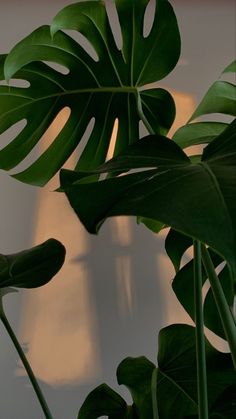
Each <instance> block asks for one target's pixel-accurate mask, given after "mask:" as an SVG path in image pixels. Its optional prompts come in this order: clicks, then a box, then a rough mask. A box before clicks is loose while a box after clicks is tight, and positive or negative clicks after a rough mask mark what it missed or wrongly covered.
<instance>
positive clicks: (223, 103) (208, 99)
mask: <svg viewBox="0 0 236 419" xmlns="http://www.w3.org/2000/svg"><path fill="white" fill-rule="evenodd" d="M211 113H223V114H226V115H231V116H236V86H235V85H234V84H232V83H229V82H226V81H221V80H218V81H216V82H215V83H214V84H213V85H212V86H211V87H210V88H209V90H208V91H207V93H206V94H205V96H204V98H203V99H202V101H201V102H200V104H199V106H198V107H197V109H196V110H195V112H194V113H193V115H192V116H191V119H190V121H192V120H193V119H196V118H198V117H199V116H201V115H206V114H211Z"/></svg>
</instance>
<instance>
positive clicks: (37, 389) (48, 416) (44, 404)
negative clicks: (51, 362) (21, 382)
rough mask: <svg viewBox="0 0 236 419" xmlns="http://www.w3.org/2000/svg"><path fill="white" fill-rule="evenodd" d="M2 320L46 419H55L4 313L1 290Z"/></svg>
mask: <svg viewBox="0 0 236 419" xmlns="http://www.w3.org/2000/svg"><path fill="white" fill-rule="evenodd" d="M0 319H1V321H2V323H3V325H4V327H5V329H6V331H7V333H8V335H9V337H10V339H11V341H12V343H13V345H14V347H15V349H16V351H17V353H18V355H19V357H20V359H21V361H22V363H23V365H24V367H25V370H26V372H27V374H28V377H29V380H30V381H31V384H32V386H33V389H34V391H35V394H36V395H37V397H38V400H39V403H40V405H41V407H42V410H43V412H44V415H45V418H46V419H53V416H52V414H51V412H50V410H49V407H48V405H47V402H46V400H45V398H44V396H43V393H42V391H41V389H40V387H39V384H38V381H37V380H36V377H35V375H34V373H33V370H32V368H31V366H30V364H29V362H28V360H27V358H26V356H25V354H24V352H23V350H22V348H21V346H20V343H19V342H18V339H17V337H16V335H15V333H14V332H13V329H12V327H11V325H10V323H9V321H8V319H7V317H6V315H5V312H4V309H3V304H2V294H1V290H0Z"/></svg>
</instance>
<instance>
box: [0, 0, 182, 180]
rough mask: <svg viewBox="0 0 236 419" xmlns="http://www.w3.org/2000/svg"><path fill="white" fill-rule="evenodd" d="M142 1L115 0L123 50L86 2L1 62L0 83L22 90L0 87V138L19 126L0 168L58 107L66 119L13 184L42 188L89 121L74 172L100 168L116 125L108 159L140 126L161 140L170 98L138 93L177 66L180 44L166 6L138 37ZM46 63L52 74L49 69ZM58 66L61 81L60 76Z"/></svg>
mask: <svg viewBox="0 0 236 419" xmlns="http://www.w3.org/2000/svg"><path fill="white" fill-rule="evenodd" d="M148 3H149V1H148V0H129V1H126V0H115V1H114V7H116V9H117V13H118V19H119V22H120V28H121V35H122V47H121V49H119V48H118V47H117V45H116V41H115V38H114V36H113V32H112V28H111V26H110V23H109V19H108V14H107V10H106V7H105V3H104V1H100V0H96V1H95V0H93V1H92V0H88V1H83V2H79V3H75V4H72V5H70V6H67V7H65V8H64V9H63V10H62V11H61V12H59V13H58V15H57V16H56V17H55V18H54V20H53V23H52V25H51V27H49V26H42V27H40V28H38V29H37V30H35V31H34V32H33V33H32V34H30V35H29V36H28V37H26V38H25V39H24V40H23V41H21V42H20V43H19V44H17V45H16V46H15V48H13V50H12V51H11V52H10V54H9V55H8V56H1V59H0V79H2V80H3V79H4V78H5V79H6V80H10V79H11V78H13V79H23V80H25V81H27V82H28V83H29V86H28V87H19V86H18V87H17V85H16V84H14V82H11V81H10V87H9V86H6V85H1V86H0V110H1V111H0V134H1V133H3V132H5V131H6V130H7V129H8V128H9V127H11V126H12V125H14V124H15V123H17V122H19V121H21V120H26V125H25V127H24V128H23V129H22V130H21V132H20V133H19V134H18V135H17V136H16V138H14V139H13V141H12V142H10V143H9V144H8V145H7V146H6V147H4V148H3V149H2V150H1V151H0V168H2V169H5V170H9V169H12V168H14V167H15V166H17V165H18V164H19V163H20V162H21V161H22V160H24V158H25V157H26V156H27V155H28V154H29V152H30V151H31V150H32V149H33V148H34V146H35V145H36V144H37V143H38V142H39V140H40V138H41V137H42V135H43V134H44V133H45V132H46V131H47V129H48V127H49V126H50V124H51V123H52V121H53V120H54V119H55V117H56V116H57V115H58V113H59V112H60V111H61V110H62V109H63V108H65V107H68V108H69V109H70V116H69V118H68V120H67V122H66V123H65V125H64V127H63V128H62V129H61V131H60V132H59V134H58V135H57V137H56V138H55V140H54V142H53V143H52V144H51V145H50V146H49V147H48V149H47V150H46V151H45V152H43V154H42V155H41V156H40V157H39V158H38V159H37V160H36V161H35V162H34V163H33V164H32V165H31V166H30V167H28V168H27V169H26V170H24V171H23V172H20V173H18V174H15V175H14V176H15V177H16V178H17V179H19V180H21V181H24V182H27V183H31V184H36V185H44V184H45V183H46V182H47V181H48V180H49V179H50V178H51V177H52V176H53V175H54V174H55V173H56V172H57V171H58V170H59V169H60V168H61V167H62V166H63V164H64V162H65V161H66V160H67V159H68V157H69V156H70V155H71V153H72V152H73V151H74V150H75V149H76V147H77V146H78V144H79V143H80V140H81V138H82V137H83V134H84V132H85V130H86V128H87V126H88V124H89V122H90V121H91V120H93V121H94V126H93V129H92V132H91V134H90V135H89V138H88V142H87V144H86V145H85V147H84V149H83V151H82V154H81V156H80V159H79V162H78V164H77V165H76V169H83V168H84V165H86V167H90V168H93V167H96V166H97V165H98V164H101V163H102V162H104V161H105V159H106V156H107V152H108V148H109V143H110V138H111V134H112V130H113V127H114V123H115V120H116V119H118V122H119V123H118V133H117V139H116V146H115V151H114V154H115V155H116V154H118V153H119V152H120V151H121V150H123V149H124V148H125V147H126V146H127V145H128V144H131V143H133V142H134V141H135V140H137V139H138V137H139V133H138V131H139V122H140V120H142V121H143V122H144V124H145V125H146V127H147V128H148V130H149V131H152V132H153V133H162V134H165V133H166V132H167V131H168V130H169V128H170V126H171V125H172V123H173V119H174V116H175V105H174V102H173V99H172V97H171V95H170V94H169V93H168V92H167V91H165V90H163V89H159V88H152V89H149V90H145V89H144V88H143V86H144V85H146V84H148V83H152V82H155V81H158V80H160V79H162V78H163V77H165V76H166V75H167V74H168V73H169V72H170V71H171V70H172V69H173V68H174V66H175V65H176V63H177V61H178V58H179V54H180V37H179V31H178V26H177V22H176V17H175V14H174V11H173V9H172V6H171V5H170V3H169V2H168V1H167V0H159V1H158V2H157V5H156V8H155V14H154V20H153V25H152V27H151V30H150V32H149V34H148V35H147V36H146V35H144V20H145V19H144V18H145V12H146V8H147V5H148ZM64 30H72V31H78V32H79V33H80V34H81V35H82V36H83V37H85V38H86V39H87V41H88V42H89V43H90V44H91V46H92V48H93V49H94V50H95V55H96V57H95V56H93V57H92V56H91V54H90V53H89V52H88V51H86V49H85V48H84V47H83V46H82V44H80V43H78V42H77V41H75V40H74V39H73V38H72V37H70V36H69V35H68V34H67V33H65V32H64ZM50 63H54V64H55V63H56V64H57V66H58V65H59V66H58V67H56V68H55V65H54V67H53V68H52V65H51V64H50ZM60 66H63V67H65V68H66V69H67V74H64V73H63V72H62V71H61V67H60Z"/></svg>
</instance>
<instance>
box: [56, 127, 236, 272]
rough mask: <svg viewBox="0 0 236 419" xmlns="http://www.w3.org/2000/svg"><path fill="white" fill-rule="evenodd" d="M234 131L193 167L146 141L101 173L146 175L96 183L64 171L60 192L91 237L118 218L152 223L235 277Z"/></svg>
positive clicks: (156, 139)
mask: <svg viewBox="0 0 236 419" xmlns="http://www.w3.org/2000/svg"><path fill="white" fill-rule="evenodd" d="M235 128H236V121H234V122H233V123H232V124H230V126H229V127H227V129H226V130H225V131H223V133H222V134H220V135H219V136H218V137H216V139H215V140H214V141H213V142H211V143H210V144H209V145H208V146H207V147H206V148H205V149H204V152H203V155H202V160H201V162H199V163H197V164H196V163H191V161H190V160H189V158H188V157H187V156H186V154H185V153H184V152H183V151H182V150H181V149H180V148H179V147H178V146H177V145H176V144H175V143H174V142H173V141H171V140H169V139H168V138H165V137H160V136H149V137H147V138H145V139H143V140H140V141H138V142H137V143H136V144H134V145H132V146H130V147H128V149H127V150H126V151H124V153H123V154H120V156H118V157H116V158H114V159H112V160H111V161H110V162H108V163H107V164H106V165H104V167H103V168H102V170H103V171H113V172H114V171H115V170H118V171H123V172H125V171H128V170H130V169H144V168H146V170H141V171H138V172H137V171H135V173H131V174H126V175H123V176H119V177H117V178H114V179H107V180H102V181H99V182H97V183H96V182H91V183H86V178H83V179H82V180H81V179H80V174H79V173H73V172H72V174H71V173H70V172H67V171H62V173H61V185H62V188H64V190H65V192H66V194H67V197H68V199H69V201H70V203H71V205H72V207H73V208H74V210H75V211H76V213H77V215H78V216H79V218H80V219H81V221H82V222H83V223H84V225H85V226H86V228H87V229H88V231H89V232H91V233H96V232H97V231H98V229H99V227H100V226H101V224H102V223H103V222H104V220H105V219H106V218H108V217H111V216H116V215H136V216H137V215H138V216H142V217H147V218H151V219H154V220H155V219H156V220H158V221H161V222H163V223H165V224H166V225H169V226H171V227H172V228H174V229H175V230H177V231H180V232H182V233H183V234H186V235H187V236H190V237H192V238H196V239H197V240H200V241H202V242H203V243H206V244H208V245H209V246H210V247H212V249H214V250H215V251H216V252H217V253H219V254H220V255H221V256H222V257H223V258H224V259H226V260H227V262H229V264H230V265H231V268H232V270H233V271H234V275H236V257H235V256H236V253H235V251H236V217H235V211H236V170H235V165H236V131H235ZM76 177H78V180H76ZM72 178H73V179H72ZM88 182H89V180H88ZM91 203H92V205H91Z"/></svg>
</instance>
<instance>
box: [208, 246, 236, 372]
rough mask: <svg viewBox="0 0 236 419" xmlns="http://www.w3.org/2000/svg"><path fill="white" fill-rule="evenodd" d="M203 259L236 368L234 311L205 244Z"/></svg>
mask: <svg viewBox="0 0 236 419" xmlns="http://www.w3.org/2000/svg"><path fill="white" fill-rule="evenodd" d="M202 260H203V264H204V267H205V270H206V273H207V276H208V279H209V281H210V284H211V289H212V293H213V296H214V299H215V303H216V306H217V309H218V312H219V316H220V319H221V322H222V326H223V329H224V332H225V336H226V339H227V341H228V344H229V348H230V351H231V356H232V360H233V364H234V367H235V369H236V324H235V320H234V317H233V313H232V312H231V310H230V307H229V305H228V303H227V300H226V298H225V294H224V292H223V289H222V287H221V284H220V281H219V278H218V276H217V275H216V272H215V268H214V265H213V263H212V260H211V257H210V255H209V253H208V251H207V249H206V247H205V246H204V245H202Z"/></svg>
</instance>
